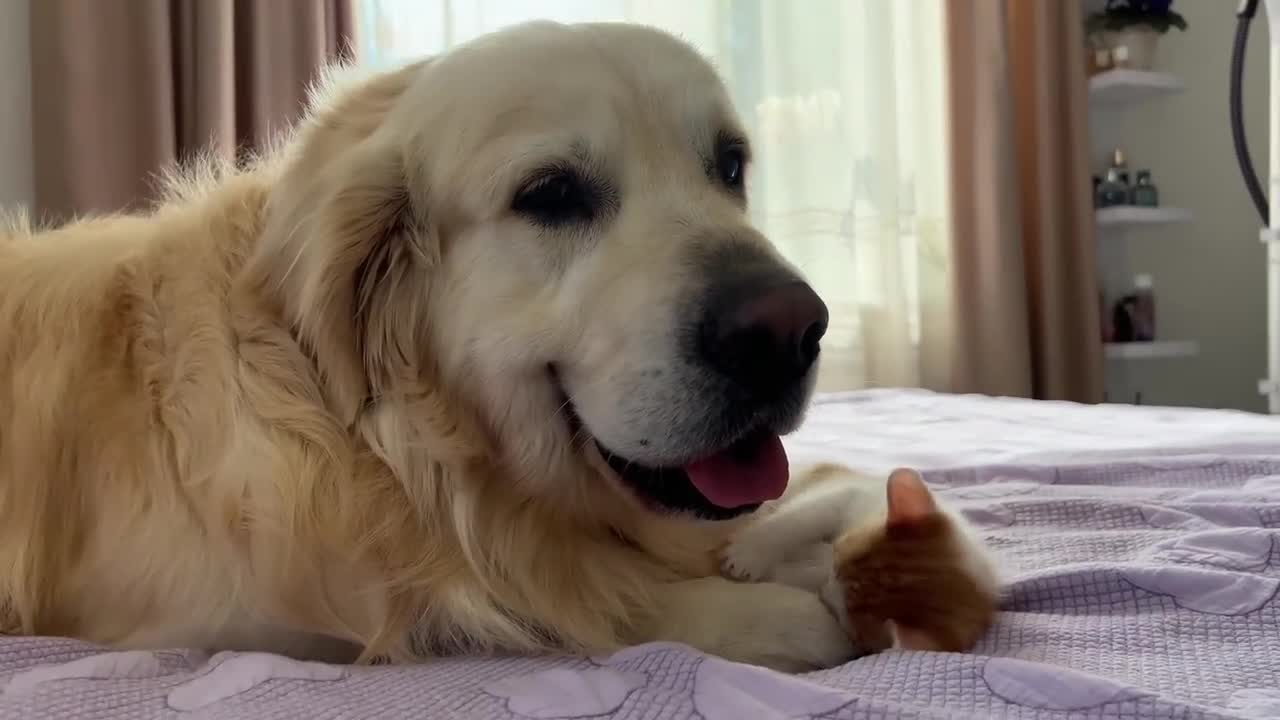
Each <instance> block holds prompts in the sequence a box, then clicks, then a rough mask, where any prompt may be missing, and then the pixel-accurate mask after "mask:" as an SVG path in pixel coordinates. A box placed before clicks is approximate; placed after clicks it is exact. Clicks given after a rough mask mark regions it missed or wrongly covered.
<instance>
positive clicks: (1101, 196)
mask: <svg viewBox="0 0 1280 720" xmlns="http://www.w3.org/2000/svg"><path fill="white" fill-rule="evenodd" d="M1129 195H1130V188H1129V171H1128V169H1127V168H1126V167H1125V163H1124V153H1123V152H1121V151H1120V148H1116V149H1115V152H1113V153H1112V154H1111V166H1110V167H1108V168H1107V174H1106V176H1105V177H1104V178H1103V180H1102V182H1101V183H1100V184H1099V185H1098V194H1097V205H1098V207H1111V206H1113V205H1127V204H1128V203H1129Z"/></svg>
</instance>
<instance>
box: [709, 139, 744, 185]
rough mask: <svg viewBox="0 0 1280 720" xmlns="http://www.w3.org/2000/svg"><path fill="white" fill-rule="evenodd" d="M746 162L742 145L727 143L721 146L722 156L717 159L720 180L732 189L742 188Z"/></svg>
mask: <svg viewBox="0 0 1280 720" xmlns="http://www.w3.org/2000/svg"><path fill="white" fill-rule="evenodd" d="M745 163H746V160H745V157H744V154H743V152H742V147H741V146H739V145H726V146H725V147H723V148H721V149H720V157H719V158H717V159H716V171H717V172H718V173H719V174H720V182H722V183H724V185H725V187H727V188H729V189H730V190H738V189H740V188H741V187H742V174H743V170H744V168H743V165H745Z"/></svg>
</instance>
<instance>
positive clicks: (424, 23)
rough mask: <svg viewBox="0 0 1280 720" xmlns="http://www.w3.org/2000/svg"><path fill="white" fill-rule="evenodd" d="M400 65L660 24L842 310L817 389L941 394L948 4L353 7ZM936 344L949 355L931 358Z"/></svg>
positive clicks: (369, 50) (759, 216)
mask: <svg viewBox="0 0 1280 720" xmlns="http://www.w3.org/2000/svg"><path fill="white" fill-rule="evenodd" d="M357 8H358V13H359V16H360V30H361V32H360V35H359V37H360V56H361V57H362V59H363V61H364V62H368V63H373V64H394V63H396V62H399V61H401V60H403V59H406V58H410V57H417V56H422V55H430V54H435V53H438V52H441V51H443V50H446V49H448V48H449V47H451V46H453V45H456V44H458V43H461V42H465V41H467V40H469V39H470V38H472V37H475V36H477V35H480V34H483V33H485V32H489V31H491V30H495V29H497V28H500V27H503V26H506V25H510V24H513V23H518V22H522V21H525V20H529V19H533V18H547V19H552V20H559V21H562V22H579V21H590V20H623V21H630V22H638V23H643V24H647V25H653V26H656V27H660V28H663V29H665V30H668V31H670V32H673V33H675V34H677V35H680V36H682V37H683V38H685V39H686V40H687V41H689V42H690V43H692V44H693V45H694V46H696V47H698V48H699V49H700V50H701V51H702V52H703V53H704V54H706V55H707V57H708V58H710V59H711V60H712V62H714V63H715V64H716V66H717V67H718V68H719V70H720V72H721V73H722V75H723V76H724V78H725V81H726V82H727V84H728V86H729V89H730V91H731V92H732V94H733V97H734V100H735V102H736V104H737V106H738V109H739V111H740V112H741V113H742V115H743V117H744V119H745V121H746V123H747V124H748V126H749V129H750V131H751V132H752V135H753V137H754V142H755V154H756V156H757V158H758V162H757V164H756V167H755V169H754V175H753V176H752V177H751V179H750V182H751V187H750V193H751V203H752V212H753V214H754V216H755V221H756V223H757V224H758V226H759V227H760V229H761V230H763V231H764V232H765V233H766V234H768V235H769V236H770V237H771V238H772V240H773V241H774V242H775V243H777V245H778V247H779V248H780V249H781V250H782V252H783V253H785V254H786V255H787V256H788V257H789V258H791V259H792V260H793V261H794V262H796V263H797V264H798V265H799V266H800V267H801V268H802V269H803V271H804V272H805V273H806V274H807V275H808V277H809V279H810V281H811V282H812V283H813V285H814V286H815V288H816V289H817V290H818V292H819V293H820V294H821V295H822V296H823V298H824V299H825V300H826V301H827V303H828V305H829V306H830V308H831V315H832V325H831V330H830V331H829V333H828V335H827V339H826V340H825V341H824V343H823V356H824V357H823V364H822V376H821V379H820V383H819V384H820V388H821V389H824V390H836V389H848V388H857V387H869V386H890V385H891V386H915V385H922V384H931V383H930V382H929V379H930V376H931V375H934V373H933V372H931V370H930V367H929V366H930V361H929V358H930V357H931V354H932V355H935V356H936V357H939V358H941V357H945V355H946V352H945V351H944V350H943V348H945V347H946V346H947V344H948V343H949V340H948V338H949V333H950V327H949V325H950V323H949V321H948V320H947V318H948V316H949V309H948V307H947V305H948V303H949V302H950V300H949V298H950V291H949V288H948V286H947V283H948V266H949V260H948V252H949V250H948V248H949V243H948V240H947V238H946V232H947V230H946V228H947V224H946V223H945V222H944V218H945V215H946V207H945V203H946V200H947V194H946V192H945V190H946V188H945V178H946V177H947V167H946V163H947V156H948V153H947V152H946V147H945V143H946V133H945V126H944V103H945V89H944V86H943V75H944V67H943V62H944V48H943V0H803V1H798V0H539V1H538V2H532V1H531V0H357ZM935 350H936V352H935Z"/></svg>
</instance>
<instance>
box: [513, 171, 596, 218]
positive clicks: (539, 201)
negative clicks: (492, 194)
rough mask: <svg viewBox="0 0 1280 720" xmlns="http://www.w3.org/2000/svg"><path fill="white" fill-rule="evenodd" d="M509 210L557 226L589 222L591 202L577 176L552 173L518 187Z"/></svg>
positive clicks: (565, 173)
mask: <svg viewBox="0 0 1280 720" xmlns="http://www.w3.org/2000/svg"><path fill="white" fill-rule="evenodd" d="M511 209H512V210H514V211H515V212H518V213H520V214H521V215H525V216H527V217H529V218H531V219H533V220H534V221H536V222H538V223H540V224H543V225H561V224H564V223H567V222H572V221H575V220H589V219H591V215H592V202H591V197H590V195H589V194H588V193H587V192H586V189H585V188H584V187H583V186H582V182H581V181H580V180H579V179H578V178H577V176H575V175H573V174H572V173H567V172H556V173H553V174H549V175H545V176H543V177H540V178H537V179H535V180H534V181H532V182H530V183H529V184H528V185H526V186H525V187H524V188H522V189H521V190H520V192H518V193H516V197H515V200H513V201H512V202H511Z"/></svg>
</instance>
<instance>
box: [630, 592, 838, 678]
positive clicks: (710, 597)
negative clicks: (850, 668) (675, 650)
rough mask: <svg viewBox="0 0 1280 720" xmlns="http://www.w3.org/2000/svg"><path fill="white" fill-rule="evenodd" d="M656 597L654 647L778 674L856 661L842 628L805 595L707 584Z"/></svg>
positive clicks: (813, 596)
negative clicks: (672, 646) (667, 645)
mask: <svg viewBox="0 0 1280 720" xmlns="http://www.w3.org/2000/svg"><path fill="white" fill-rule="evenodd" d="M661 592H663V597H662V598H661V602H659V607H660V610H659V614H658V615H657V616H656V618H655V626H654V628H653V633H652V638H653V639H654V640H665V641H672V642H680V643H684V644H686V645H691V646H693V647H695V648H697V649H699V650H702V651H704V652H708V653H711V654H713V655H718V656H720V657H723V658H725V659H727V660H735V661H738V662H745V663H751V664H753V665H762V666H765V667H769V668H773V669H775V670H782V671H784V672H802V671H807V670H819V669H823V668H829V667H833V666H835V665H839V664H840V663H842V662H844V661H846V660H849V659H850V658H852V657H853V656H854V647H853V644H852V643H851V642H850V640H849V637H848V635H847V634H846V633H845V631H844V630H843V629H842V628H841V627H840V623H839V622H838V621H837V620H836V618H835V617H834V616H832V614H831V611H829V610H828V609H827V607H826V606H825V605H824V604H823V602H822V600H821V599H820V598H819V597H818V596H817V595H816V594H814V593H812V592H809V591H807V590H801V589H799V588H793V587H788V586H786V585H780V584H777V583H738V582H733V581H731V580H726V579H724V578H719V577H706V578H699V579H697V580H688V581H684V582H678V583H672V584H671V585H668V586H666V587H665V588H664V589H663V590H662V591H661Z"/></svg>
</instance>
